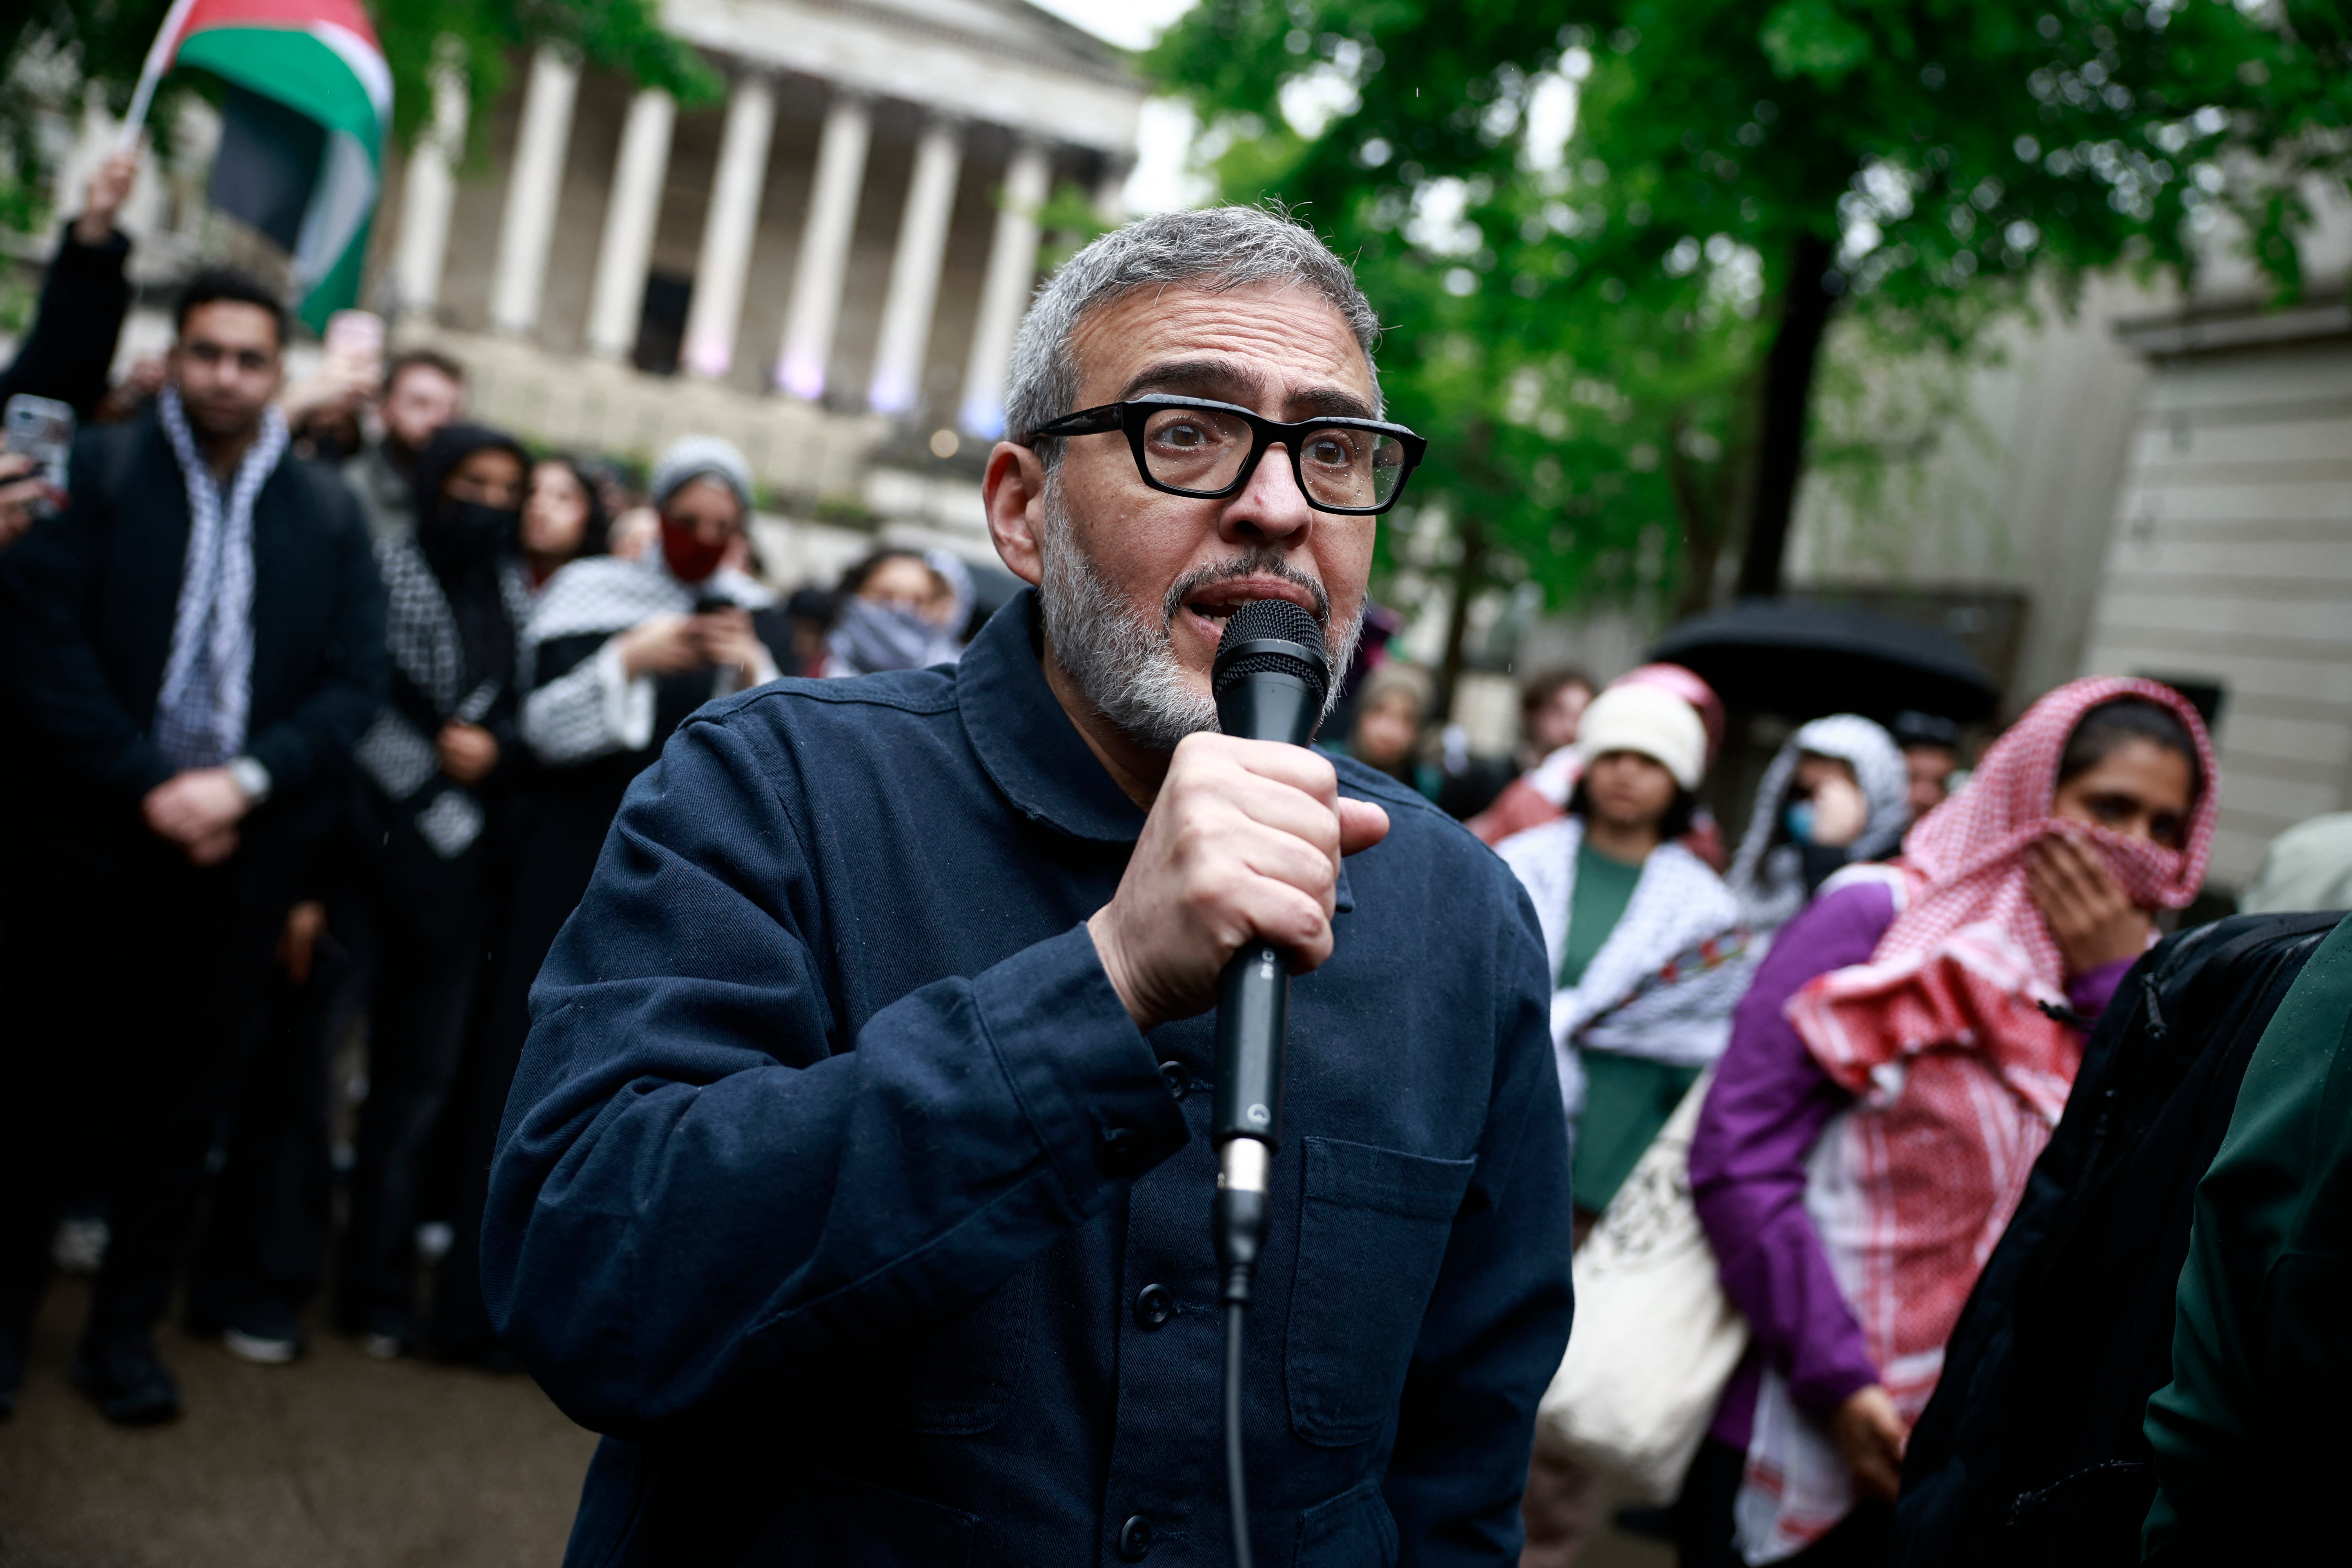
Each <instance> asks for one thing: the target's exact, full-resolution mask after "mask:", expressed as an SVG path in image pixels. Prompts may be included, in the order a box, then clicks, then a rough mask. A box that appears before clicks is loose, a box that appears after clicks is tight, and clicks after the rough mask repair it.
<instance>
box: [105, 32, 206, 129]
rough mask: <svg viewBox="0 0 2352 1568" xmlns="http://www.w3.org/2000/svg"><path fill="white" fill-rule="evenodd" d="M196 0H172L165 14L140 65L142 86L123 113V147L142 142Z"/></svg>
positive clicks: (135, 92)
mask: <svg viewBox="0 0 2352 1568" xmlns="http://www.w3.org/2000/svg"><path fill="white" fill-rule="evenodd" d="M195 5H196V0H172V8H171V10H170V11H168V12H166V13H165V14H164V16H163V28H162V30H161V31H159V32H158V33H157V34H156V35H155V41H154V42H153V43H152V44H151V45H149V46H148V48H147V63H146V64H145V65H144V66H142V67H141V68H140V71H139V86H138V88H137V89H136V90H134V91H133V92H132V93H131V110H130V112H129V113H127V114H125V115H124V116H123V117H122V142H121V151H123V152H125V153H129V152H131V151H133V150H135V149H136V148H137V147H138V145H139V132H142V131H143V130H145V129H146V126H147V110H148V108H149V107H150V106H151V105H152V104H153V103H154V101H155V84H156V83H158V82H160V81H162V80H163V72H164V71H165V70H166V69H167V68H170V66H171V64H172V52H173V48H174V47H176V46H177V45H178V44H179V41H180V28H181V27H182V26H184V25H185V24H186V22H187V20H188V13H189V12H190V11H193V10H194V9H195Z"/></svg>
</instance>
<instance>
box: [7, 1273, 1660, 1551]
mask: <svg viewBox="0 0 2352 1568" xmlns="http://www.w3.org/2000/svg"><path fill="white" fill-rule="evenodd" d="M87 1300H88V1286H87V1284H86V1283H85V1282H84V1281H82V1280H79V1279H64V1280H60V1281H59V1282H58V1286H57V1288H55V1289H52V1290H51V1291H50V1292H49V1297H48V1300H47V1302H46V1303H45V1304H44V1307H43V1310H42V1314H41V1320H40V1322H39V1324H38V1325H37V1328H36V1330H35V1334H34V1340H33V1346H32V1364H31V1367H30V1369H29V1371H28V1373H27V1374H26V1379H25V1389H24V1393H23V1395H22V1397H21V1398H20V1399H19V1401H18V1403H17V1408H16V1418H15V1419H14V1420H13V1421H7V1422H0V1568H509V1565H512V1568H525V1565H530V1568H541V1565H544V1568H553V1565H554V1564H556V1563H559V1562H561V1560H562V1555H563V1542H564V1538H565V1536H566V1534H567V1533H568V1532H569V1531H570V1529H571V1526H572V1506H573V1504H574V1502H575V1501H576V1500H578V1497H579V1494H580V1479H581V1477H582V1476H583V1474H585V1473H586V1470H587V1468H588V1456H589V1453H590V1451H591V1450H592V1449H593V1448H594V1447H595V1446H596V1439H595V1436H593V1434H591V1433H589V1432H586V1431H583V1430H582V1429H581V1428H580V1427H578V1426H573V1425H572V1423H571V1422H570V1421H568V1420H566V1419H565V1418H564V1416H563V1415H562V1412H560V1411H558V1410H557V1409H556V1408H555V1406H554V1405H551V1404H550V1403H549V1402H548V1399H547V1396H546V1395H545V1394H541V1392H540V1391H539V1388H538V1385H537V1384H533V1383H532V1382H531V1381H530V1379H529V1378H528V1377H524V1376H521V1375H520V1374H512V1375H507V1376H494V1375H491V1374H489V1373H479V1372H474V1371H471V1370H468V1369H464V1368H457V1367H446V1366H436V1365H434V1364H432V1363H426V1362H420V1361H400V1362H391V1363H385V1362H378V1361H371V1360H369V1359H368V1358H367V1357H366V1356H365V1355H363V1354H362V1353H361V1352H360V1349H359V1345H358V1342H356V1341H353V1340H350V1339H346V1338H344V1337H342V1336H341V1335H339V1334H335V1333H331V1332H328V1331H323V1330H320V1329H319V1328H318V1327H317V1326H316V1325H313V1330H312V1333H311V1339H310V1353H309V1354H307V1355H306V1356H304V1357H303V1359H302V1360H300V1361H299V1362H297V1363H294V1364H293V1365H291V1366H250V1365H247V1363H243V1362H240V1361H238V1360H236V1358H234V1357H233V1356H231V1355H230V1354H229V1353H228V1352H226V1351H225V1350H223V1349H222V1348H221V1347H220V1346H219V1345H218V1344H214V1343H206V1342H203V1341H199V1340H192V1339H190V1338H188V1337H187V1336H186V1335H185V1334H183V1333H181V1332H179V1331H177V1329H176V1328H173V1329H167V1330H165V1331H164V1332H163V1334H162V1335H161V1336H159V1339H158V1343H159V1345H160V1346H161V1348H162V1350H163V1356H164V1359H165V1360H166V1361H167V1362H169V1363H171V1365H172V1368H173V1372H174V1373H177V1374H178V1376H179V1379H180V1389H181V1393H182V1394H183V1396H184V1398H185V1401H186V1404H187V1409H188V1413H187V1415H185V1416H184V1417H183V1418H182V1419H181V1420H179V1421H178V1422H176V1423H174V1424H173V1425H171V1426H159V1427H152V1428H149V1429H146V1430H143V1431H124V1430H122V1429H121V1428H118V1427H113V1426H108V1425H107V1424H106V1423H105V1422H104V1421H103V1420H101V1419H100V1416H99V1415H98V1413H97V1411H95V1410H93V1409H92V1408H91V1407H90V1405H89V1403H88V1402H87V1401H86V1400H84V1399H83V1398H82V1396H81V1395H80V1394H78V1393H77V1392H75V1390H74V1389H73V1387H72V1385H71V1384H69V1383H68V1381H67V1369H68V1365H69V1363H70V1358H71V1354H72V1351H73V1343H74V1336H75V1333H76V1331H77V1330H78V1328H79V1324H80V1321H81V1313H82V1309H83V1307H84V1305H85V1303H86V1302H87ZM1673 1563H1674V1554H1673V1552H1670V1551H1669V1550H1667V1549H1666V1548H1664V1547H1663V1546H1659V1545H1656V1544H1654V1543H1652V1542H1638V1541H1634V1540H1632V1539H1630V1538H1627V1537H1623V1536H1620V1535H1617V1534H1616V1533H1615V1532H1613V1531H1603V1533H1602V1536H1601V1539H1600V1540H1597V1541H1595V1542H1592V1544H1591V1547H1590V1548H1588V1550H1587V1551H1586V1552H1585V1553H1584V1555H1583V1557H1582V1558H1581V1560H1580V1563H1579V1564H1578V1568H1672V1564H1673Z"/></svg>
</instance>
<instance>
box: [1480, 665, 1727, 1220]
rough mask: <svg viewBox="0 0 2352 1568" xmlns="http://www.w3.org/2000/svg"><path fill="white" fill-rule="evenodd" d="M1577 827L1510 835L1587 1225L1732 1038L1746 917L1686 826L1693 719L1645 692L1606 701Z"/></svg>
mask: <svg viewBox="0 0 2352 1568" xmlns="http://www.w3.org/2000/svg"><path fill="white" fill-rule="evenodd" d="M1576 749H1577V755H1578V761H1579V763H1580V767H1579V770H1578V776H1577V780H1576V784H1575V787H1574V789H1573V791H1572V793H1571V794H1570V796H1569V801H1568V811H1567V815H1565V816H1562V817H1561V818H1560V819H1559V820H1558V821H1556V822H1550V823H1546V824H1544V825H1543V826H1538V827H1534V828H1530V829H1528V831H1527V832H1525V833H1521V834H1518V835H1516V836H1515V837H1510V838H1507V839H1505V840H1504V841H1503V843H1502V845H1501V846H1500V847H1499V849H1498V851H1497V852H1498V853H1499V854H1501V856H1502V857H1503V861H1504V863H1505V864H1506V865H1507V866H1509V867H1510V868H1511V869H1512V870H1513V871H1514V872H1516V873H1517V875H1518V878H1519V880H1520V882H1521V884H1522V885H1524V886H1525V887H1526V889H1527V890H1528V900H1530V901H1531V902H1532V903H1533V904H1534V905H1535V910H1536V918H1537V920H1538V922H1539V923H1540V924H1541V925H1542V927H1543V932H1544V942H1545V946H1546V949H1547V952H1548V953H1549V959H1550V962H1551V965H1552V973H1553V976H1554V984H1555V986H1556V989H1555V991H1554V994H1553V996H1552V1045H1553V1049H1554V1050H1555V1052H1556V1053H1557V1055H1558V1058H1559V1076H1560V1093H1561V1097H1562V1100H1563V1110H1565V1112H1566V1114H1567V1116H1568V1118H1569V1123H1570V1135H1571V1137H1572V1139H1573V1141H1574V1150H1575V1171H1574V1177H1575V1194H1576V1206H1577V1208H1578V1210H1579V1211H1580V1213H1582V1214H1586V1215H1598V1214H1599V1213H1600V1212H1601V1210H1602V1209H1604V1208H1606V1207H1608V1206H1609V1200H1610V1198H1611V1197H1612V1196H1614V1195H1615V1194H1616V1191H1617V1188H1618V1187H1619V1185H1620V1184H1622V1183H1623V1181H1624V1179H1625V1177H1626V1175H1627V1174H1628V1173H1630V1172H1631V1171H1632V1170H1633V1163H1634V1162H1635V1161H1636V1160H1638V1159H1640V1158H1641V1156H1642V1151H1643V1150H1644V1149H1646V1148H1648V1147H1649V1144H1650V1141H1651V1140H1652V1139H1653V1138H1654V1137H1656V1136H1657V1132H1658V1130H1659V1129H1660V1128H1661V1127H1663V1126H1664V1125H1665V1122H1666V1118H1667V1117H1668V1116H1670V1115H1672V1114H1673V1112H1674V1108H1675V1104H1676V1103H1677V1102H1679V1101H1680V1100H1681V1098H1682V1096H1683V1094H1684V1093H1685V1091H1687V1090H1688V1089H1689V1088H1690V1086H1691V1084H1692V1083H1693V1082H1694V1081H1696V1079H1697V1077H1698V1074H1699V1071H1700V1069H1701V1068H1704V1067H1706V1064H1707V1063H1708V1062H1710V1061H1712V1060H1714V1058H1715V1057H1716V1054H1717V1052H1719V1051H1720V1050H1722V1048H1723V1043H1724V1041H1725V1039H1727V1037H1728V1036H1729V1031H1730V1017H1731V1009H1732V1007H1733V1006H1734V1005H1736V1004H1737V1003H1738V999H1739V998H1738V991H1737V988H1736V986H1735V985H1734V984H1731V982H1732V980H1733V977H1734V976H1736V975H1737V974H1738V973H1739V972H1740V971H1739V966H1738V963H1735V962H1734V961H1735V960H1736V959H1737V958H1738V955H1739V953H1740V951H1741V948H1742V946H1743V942H1742V938H1741V933H1740V930H1739V905H1738V900H1735V899H1734V898H1733V897H1732V896H1731V890H1730V889H1728V888H1727V887H1726V886H1725V885H1724V882H1723V879H1721V878H1720V877H1718V876H1717V875H1716V873H1715V872H1714V871H1713V870H1712V869H1710V868H1708V867H1707V866H1706V864H1705V863H1704V862H1703V861H1701V860H1700V859H1699V858H1698V857H1697V856H1696V855H1694V854H1692V853H1691V851H1690V850H1689V849H1688V848H1686V847H1684V846H1683V845H1681V844H1679V843H1677V842H1675V840H1677V839H1679V838H1680V837H1682V836H1683V834H1684V833H1685V832H1686V831H1687V830H1688V829H1689V826H1690V820H1691V815H1692V813H1693V812H1694V811H1695V810H1696V808H1697V804H1698V799H1697V795H1696V790H1697V787H1698V784H1699V781H1700V780H1701V779H1702V778H1703V777H1705V775H1706V763H1707V733H1706V723H1705V721H1703V720H1702V719H1701V717H1700V715H1699V712H1698V710H1696V709H1695V708H1694V707H1692V706H1691V704H1690V703H1689V702H1688V701H1687V700H1685V699H1684V698H1682V697H1681V696H1678V695H1676V694H1675V692H1673V691H1670V690H1667V689H1664V688H1662V687H1659V686H1654V685H1650V684H1647V683H1643V684H1635V685H1625V684H1619V685H1616V686H1612V687H1611V688H1610V689H1608V690H1606V691H1604V692H1602V693H1601V695H1600V696H1599V697H1597V698H1595V699H1593V701H1592V706H1591V707H1590V708H1588V709H1586V710H1585V712H1584V721H1583V724H1582V726H1581V728H1580V731H1579V734H1578V737H1577V743H1576Z"/></svg>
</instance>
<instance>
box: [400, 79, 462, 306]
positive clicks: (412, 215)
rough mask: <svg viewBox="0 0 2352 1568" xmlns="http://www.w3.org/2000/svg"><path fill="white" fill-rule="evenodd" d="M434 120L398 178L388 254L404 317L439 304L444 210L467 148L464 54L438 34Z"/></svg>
mask: <svg viewBox="0 0 2352 1568" xmlns="http://www.w3.org/2000/svg"><path fill="white" fill-rule="evenodd" d="M434 55H435V60H434V66H433V122H432V123H431V124H429V125H427V126H426V127H425V130H424V131H423V132H422V133H420V134H419V135H418V136H417V138H416V144H415V147H414V148H412V149H411V150H410V152H409V154H408V173H407V174H406V176H405V177H404V179H403V181H402V182H401V195H400V244H399V248H398V249H397V250H395V251H394V253H393V262H392V278H393V285H392V287H393V300H394V305H395V306H396V307H397V308H398V310H399V311H400V313H401V314H403V315H424V316H429V315H431V314H432V312H433V308H434V307H435V306H436V305H438V304H439V303H440V302H441V268H442V266H443V263H444V262H445V261H446V259H447V258H448V254H449V213H450V209H451V208H452V207H453V206H454V205H456V204H457V173H456V169H457V160H458V159H460V158H462V157H463V156H465V152H466V111H467V97H466V71H465V67H464V64H463V61H464V59H465V52H464V49H463V47H462V46H459V45H458V44H457V40H456V39H454V38H450V37H443V38H442V39H441V40H440V43H439V46H438V47H436V48H435V50H434Z"/></svg>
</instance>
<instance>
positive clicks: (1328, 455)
mask: <svg viewBox="0 0 2352 1568" xmlns="http://www.w3.org/2000/svg"><path fill="white" fill-rule="evenodd" d="M1113 430H1124V431H1126V432H1127V444H1128V446H1129V447H1130V448H1132V449H1133V451H1134V453H1135V468H1136V472H1138V473H1139V474H1141V475H1142V476H1143V482H1144V483H1145V484H1147V485H1150V487H1151V488H1152V489H1155V490H1164V491H1166V492H1167V493H1168V494H1170V495H1171V496H1191V497H1193V498H1195V499H1196V500H1220V499H1222V498H1223V497H1225V496H1229V495H1232V494H1234V493H1235V492H1236V491H1238V490H1239V489H1241V488H1242V487H1243V486H1244V485H1245V484H1247V483H1249V481H1250V476H1251V475H1252V474H1255V473H1256V472H1257V464H1258V459H1259V458H1263V457H1265V449H1266V448H1267V447H1271V446H1273V445H1274V444H1275V443H1276V442H1277V441H1279V442H1280V443H1282V447H1283V449H1284V450H1285V451H1286V452H1288V453H1289V454H1290V474H1291V478H1293V479H1297V481H1298V493H1299V494H1301V495H1303V496H1305V497H1306V498H1307V505H1308V506H1311V507H1313V508H1314V509H1315V510H1317V511H1328V512H1338V513H1339V514H1341V515H1342V516H1347V517H1370V516H1375V515H1377V514H1379V513H1381V512H1384V511H1386V510H1389V508H1391V507H1392V506H1394V505H1396V503H1397V498H1398V497H1399V496H1401V495H1402V494H1403V493H1404V482H1405V480H1406V479H1410V478H1412V470H1413V468H1415V467H1416V466H1417V465H1418V464H1419V463H1420V462H1421V457H1422V454H1423V452H1425V451H1427V450H1428V449H1429V442H1428V441H1427V439H1425V438H1424V437H1420V436H1416V435H1414V434H1413V433H1412V431H1410V430H1408V429H1406V428H1405V427H1404V426H1402V425H1388V424H1383V423H1382V422H1381V421H1380V420H1377V419H1343V418H1328V419H1301V420H1298V421H1297V422H1295V423H1291V424H1285V423H1283V422H1282V421H1280V420H1276V419H1267V418H1264V417H1262V416H1259V415H1256V414H1253V413H1251V412H1250V411H1249V410H1248V409H1246V408H1237V407H1235V406H1234V405H1232V404H1230V403H1213V402H1210V401H1208V400H1206V399H1203V398H1198V397H1171V396H1169V395H1165V394H1158V393H1155V394H1153V395H1150V396H1146V397H1135V398H1129V400H1128V401H1126V402H1124V403H1106V404H1104V405H1102V406H1100V407H1099V408H1082V409H1080V410H1078V412H1076V414H1065V415H1064V416H1062V417H1060V418H1059V419H1056V420H1054V421H1052V422H1051V423H1050V424H1045V425H1041V426H1038V427H1037V428H1036V429H1034V430H1032V431H1031V432H1029V434H1028V435H1026V436H1024V437H1022V438H1021V439H1022V444H1023V445H1024V446H1026V445H1027V444H1028V443H1030V442H1032V441H1037V440H1043V439H1045V437H1063V436H1097V435H1107V434H1108V433H1109V432H1111V431H1113Z"/></svg>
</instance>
